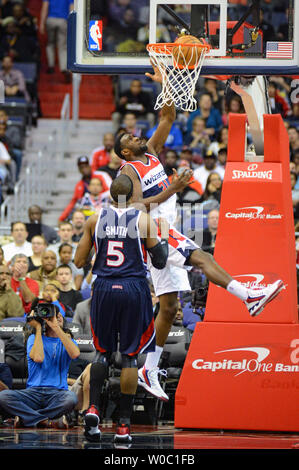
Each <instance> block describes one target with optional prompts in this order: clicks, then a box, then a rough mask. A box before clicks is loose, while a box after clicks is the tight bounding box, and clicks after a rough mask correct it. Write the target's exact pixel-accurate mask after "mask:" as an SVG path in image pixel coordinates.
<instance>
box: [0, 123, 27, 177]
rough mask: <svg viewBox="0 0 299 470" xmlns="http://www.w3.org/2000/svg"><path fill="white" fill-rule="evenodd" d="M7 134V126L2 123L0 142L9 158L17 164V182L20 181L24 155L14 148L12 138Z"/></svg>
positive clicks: (0, 126) (0, 125) (0, 124)
mask: <svg viewBox="0 0 299 470" xmlns="http://www.w3.org/2000/svg"><path fill="white" fill-rule="evenodd" d="M6 132H7V124H6V123H4V122H2V123H1V122H0V142H2V144H3V145H4V146H5V148H6V150H7V152H8V154H9V156H10V157H11V158H12V159H13V160H14V162H15V164H16V172H15V179H16V181H18V179H19V175H20V171H21V167H22V158H23V153H22V151H21V150H19V149H17V148H14V147H13V143H12V141H11V140H10V138H9V137H8V136H7V135H6Z"/></svg>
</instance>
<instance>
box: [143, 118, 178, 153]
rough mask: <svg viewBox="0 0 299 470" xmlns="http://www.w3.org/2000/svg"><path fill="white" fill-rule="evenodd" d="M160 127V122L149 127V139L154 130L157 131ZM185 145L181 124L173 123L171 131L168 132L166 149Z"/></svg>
mask: <svg viewBox="0 0 299 470" xmlns="http://www.w3.org/2000/svg"><path fill="white" fill-rule="evenodd" d="M157 127H158V124H156V125H155V126H154V127H152V128H151V129H149V130H148V131H147V133H146V137H147V139H150V138H151V137H152V135H153V134H154V132H156V129H157ZM182 145H183V134H182V131H181V129H180V128H179V126H177V125H176V124H175V123H173V124H172V126H171V129H170V132H169V134H168V137H167V139H166V142H165V148H166V149H173V148H174V149H177V148H178V147H182Z"/></svg>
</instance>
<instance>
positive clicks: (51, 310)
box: [0, 299, 80, 428]
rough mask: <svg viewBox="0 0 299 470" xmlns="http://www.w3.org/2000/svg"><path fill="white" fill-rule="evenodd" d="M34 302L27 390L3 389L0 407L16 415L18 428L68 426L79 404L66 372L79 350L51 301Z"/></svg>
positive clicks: (29, 338)
mask: <svg viewBox="0 0 299 470" xmlns="http://www.w3.org/2000/svg"><path fill="white" fill-rule="evenodd" d="M32 304H33V305H32V307H33V310H32V311H31V313H30V315H29V316H28V321H29V325H30V327H32V328H33V331H32V333H31V334H30V336H29V337H28V340H27V360H28V380H27V386H26V389H24V390H3V391H2V392H0V409H1V408H2V409H3V410H4V411H5V412H6V413H7V414H9V415H11V416H15V427H23V426H25V427H31V426H36V425H39V426H51V427H56V426H57V427H58V426H59V427H62V426H63V427H66V428H67V427H68V423H67V420H66V419H65V416H64V415H65V414H66V413H68V412H70V411H71V410H72V409H73V408H74V407H75V405H76V404H77V397H76V395H75V394H74V393H73V392H71V391H69V390H68V385H67V374H68V369H69V364H70V362H71V359H76V358H77V357H78V356H79V354H80V350H79V348H78V346H77V344H76V342H75V341H74V340H73V339H72V337H71V333H70V332H69V331H68V330H66V329H65V327H64V317H63V315H62V314H61V313H60V312H59V310H58V308H57V307H56V306H55V305H54V304H53V303H52V302H51V303H46V302H45V301H44V300H38V299H36V300H35V301H34V302H33V303H32ZM60 417H61V419H60V420H57V418H60ZM49 420H56V421H50V422H49Z"/></svg>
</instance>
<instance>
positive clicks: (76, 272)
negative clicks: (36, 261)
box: [59, 243, 84, 290]
mask: <svg viewBox="0 0 299 470" xmlns="http://www.w3.org/2000/svg"><path fill="white" fill-rule="evenodd" d="M72 260H73V254H72V246H71V245H70V244H69V243H62V245H60V247H59V264H63V265H65V264H66V265H68V266H69V267H70V269H71V272H72V280H73V285H74V287H75V289H77V290H79V289H80V288H81V284H82V281H83V278H84V270H83V268H77V266H76V265H75V264H74V263H73V261H72Z"/></svg>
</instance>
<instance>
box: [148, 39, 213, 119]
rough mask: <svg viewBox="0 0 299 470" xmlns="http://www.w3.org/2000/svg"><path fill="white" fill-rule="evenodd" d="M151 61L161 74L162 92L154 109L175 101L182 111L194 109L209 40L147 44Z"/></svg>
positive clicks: (209, 47)
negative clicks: (197, 84) (195, 93)
mask: <svg viewBox="0 0 299 470" xmlns="http://www.w3.org/2000/svg"><path fill="white" fill-rule="evenodd" d="M146 48H147V51H148V53H149V56H150V58H151V62H152V64H153V65H154V66H156V67H158V69H159V71H160V73H161V75H162V91H161V93H160V94H159V96H158V97H157V100H156V104H155V110H157V109H160V108H162V106H164V105H168V106H170V105H171V104H172V103H174V105H175V106H176V107H178V108H180V109H181V110H182V111H190V112H192V111H195V110H196V108H197V101H196V99H195V98H194V96H193V95H194V90H195V85H196V83H197V80H198V77H199V75H200V71H201V68H202V65H203V62H204V59H205V56H206V54H207V52H209V50H210V49H211V46H210V45H209V44H207V43H202V42H198V43H194V44H193V43H192V44H190V43H188V44H186V43H181V44H180V43H158V44H148V45H147V46H146Z"/></svg>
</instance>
